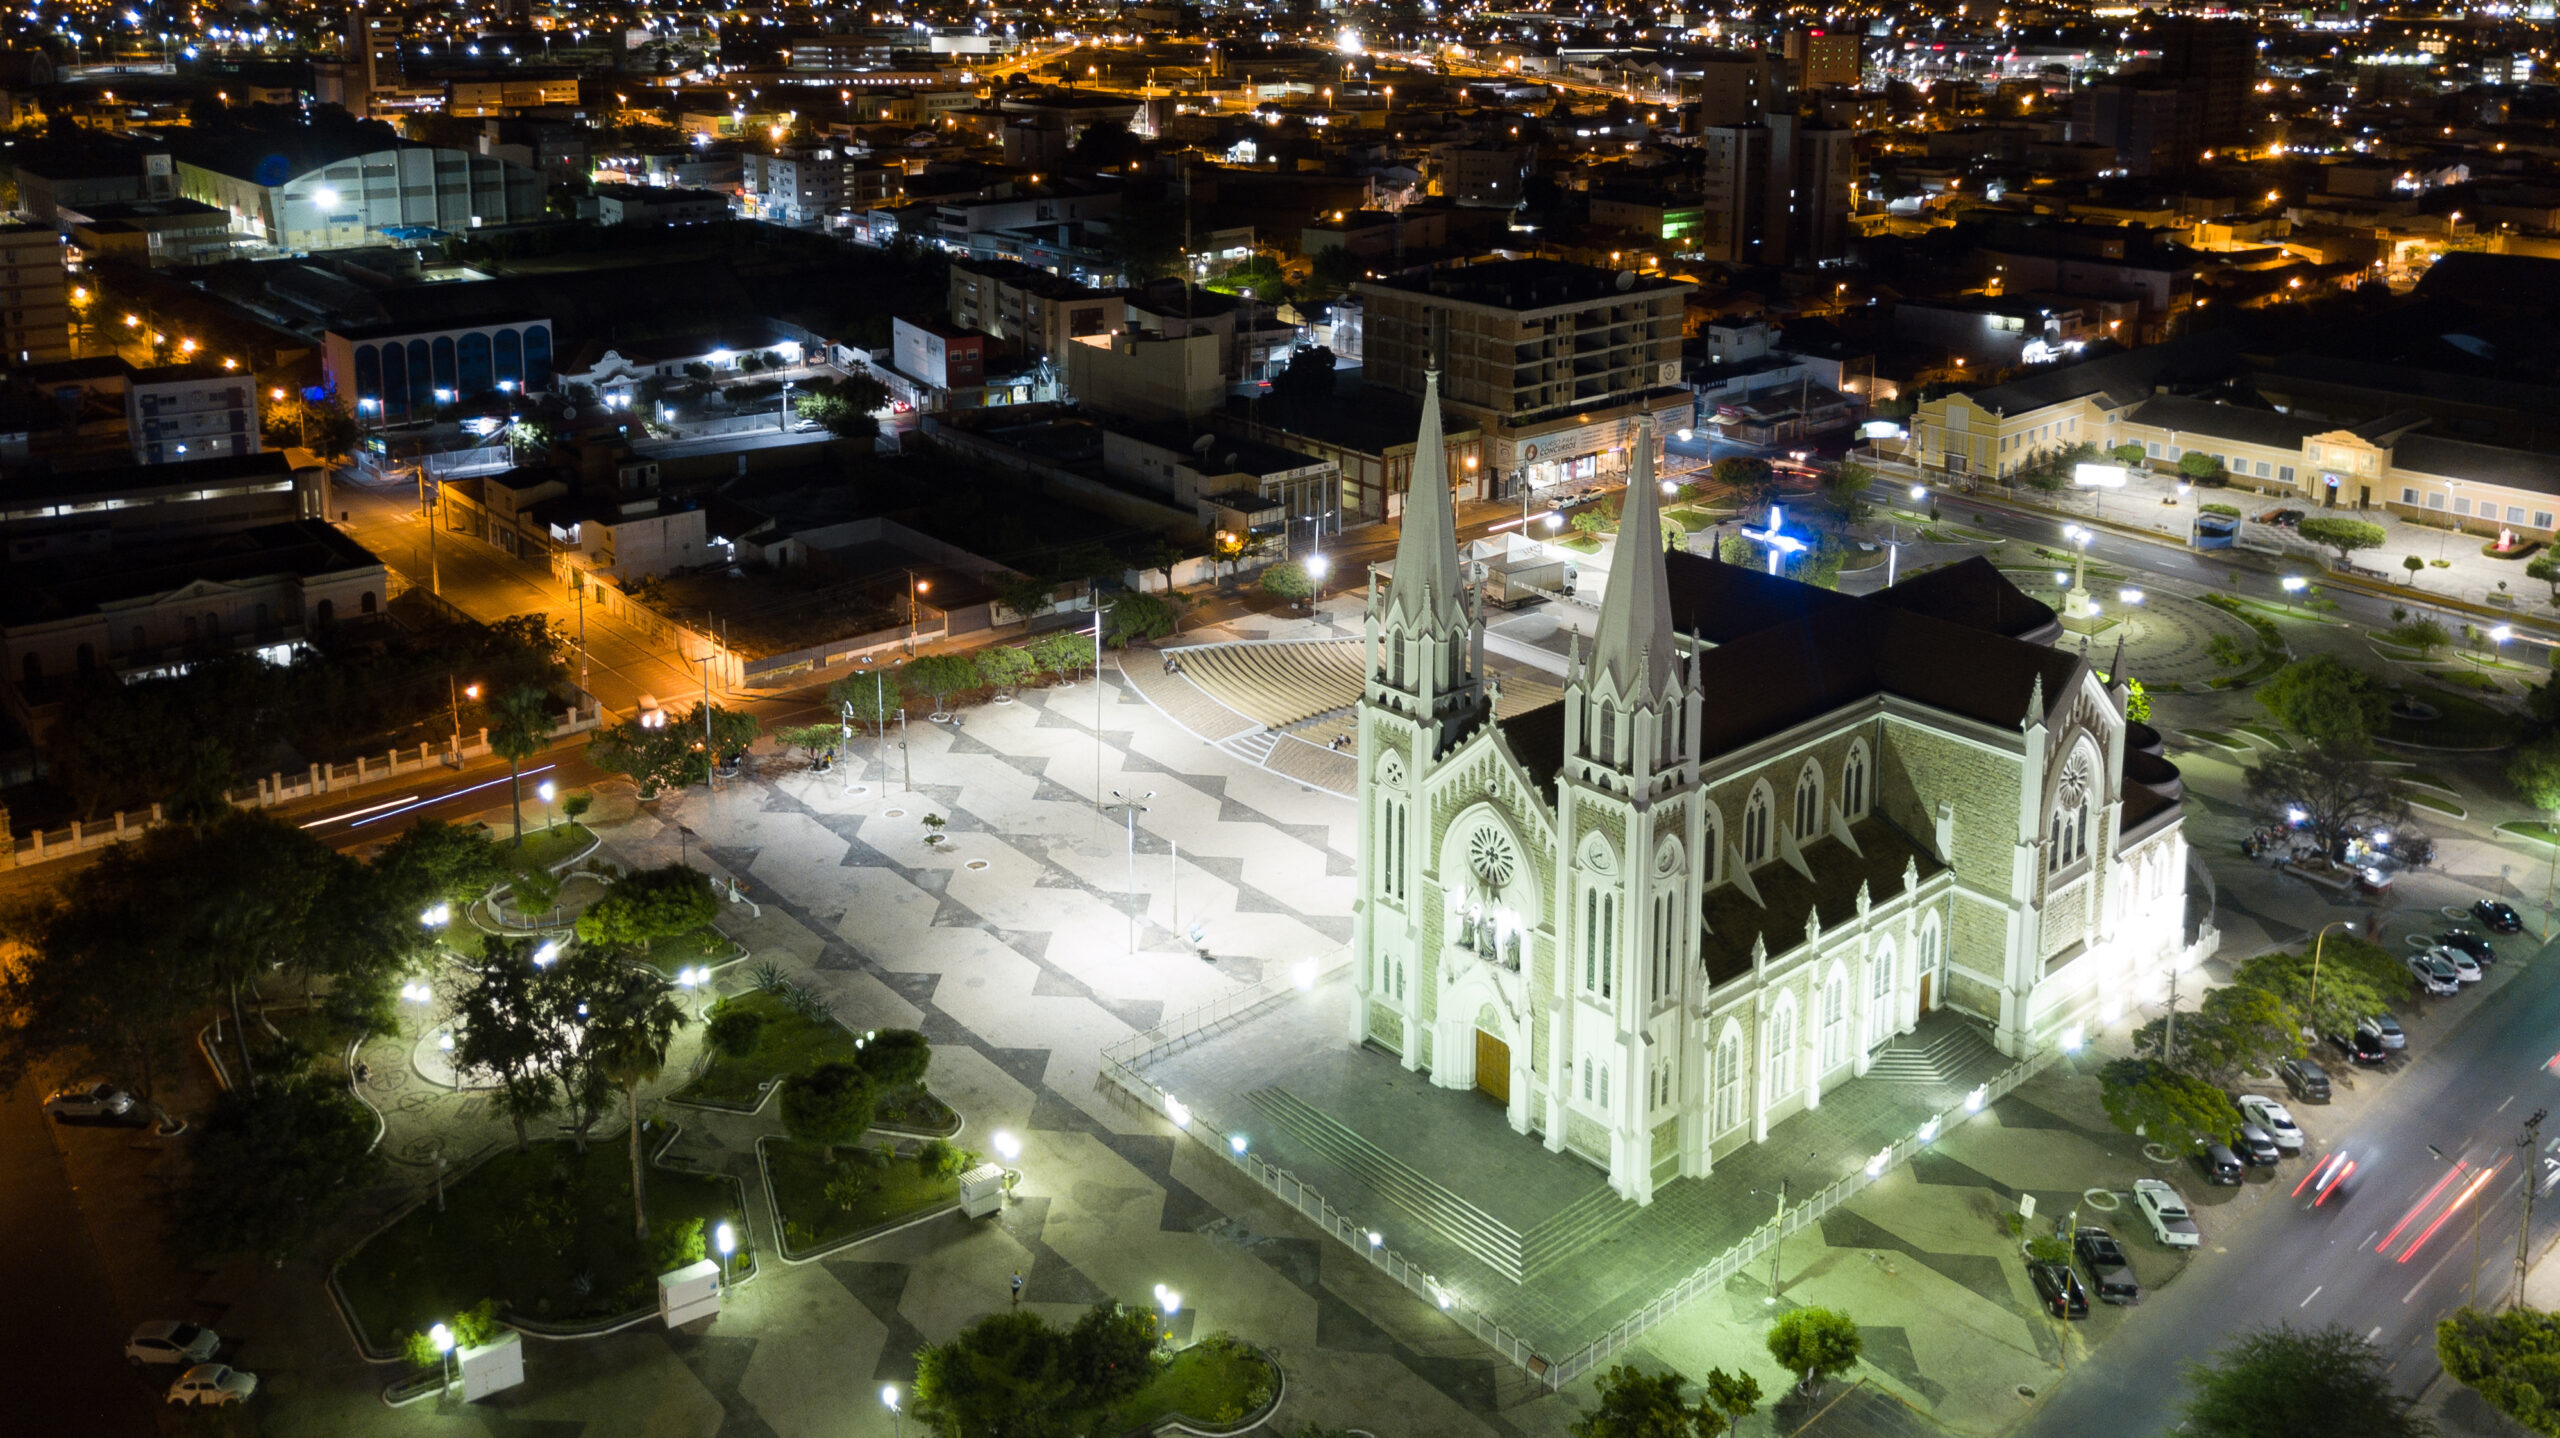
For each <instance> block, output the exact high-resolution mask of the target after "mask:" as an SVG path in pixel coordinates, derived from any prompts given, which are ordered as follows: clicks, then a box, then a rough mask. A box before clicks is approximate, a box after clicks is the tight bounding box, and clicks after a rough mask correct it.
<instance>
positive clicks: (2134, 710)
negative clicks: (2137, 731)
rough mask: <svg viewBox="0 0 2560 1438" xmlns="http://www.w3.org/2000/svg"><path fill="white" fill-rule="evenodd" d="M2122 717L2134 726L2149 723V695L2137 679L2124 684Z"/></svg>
mask: <svg viewBox="0 0 2560 1438" xmlns="http://www.w3.org/2000/svg"><path fill="white" fill-rule="evenodd" d="M2124 717H2125V718H2127V719H2130V720H2132V721H2133V722H2134V723H2136V724H2148V723H2150V722H2151V693H2150V691H2149V690H2146V689H2144V688H2143V687H2142V681H2141V680H2139V679H2128V680H2126V681H2125V682H2124Z"/></svg>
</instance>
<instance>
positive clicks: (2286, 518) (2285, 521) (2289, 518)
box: [2274, 509, 2302, 529]
mask: <svg viewBox="0 0 2560 1438" xmlns="http://www.w3.org/2000/svg"><path fill="white" fill-rule="evenodd" d="M2274 522H2275V523H2276V524H2278V525H2281V526H2283V527H2284V528H2286V529H2291V528H2293V527H2294V526H2295V525H2297V524H2300V523H2301V522H2302V511H2301V510H2298V509H2279V510H2277V511H2276V512H2275V520H2274Z"/></svg>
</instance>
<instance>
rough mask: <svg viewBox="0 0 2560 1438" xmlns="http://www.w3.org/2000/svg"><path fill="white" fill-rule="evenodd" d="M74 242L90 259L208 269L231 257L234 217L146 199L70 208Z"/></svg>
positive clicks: (189, 203)
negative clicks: (192, 266)
mask: <svg viewBox="0 0 2560 1438" xmlns="http://www.w3.org/2000/svg"><path fill="white" fill-rule="evenodd" d="M62 219H63V222H64V223H66V224H68V225H69V226H70V227H71V242H72V243H73V244H75V245H78V246H79V247H80V253H81V254H82V255H83V256H84V257H86V258H88V259H93V260H94V259H118V260H123V261H126V262H128V263H131V264H137V265H144V266H147V267H149V268H151V269H155V270H157V269H168V268H174V267H182V266H186V265H206V264H212V263H213V262H215V261H217V260H225V259H229V258H230V257H231V217H230V216H228V215H225V214H224V213H222V212H221V211H220V210H217V209H215V208H214V207H213V206H211V205H207V204H202V203H200V202H198V201H195V200H141V201H133V202H120V203H116V204H107V205H82V206H79V207H77V208H71V207H65V208H64V209H63V211H62Z"/></svg>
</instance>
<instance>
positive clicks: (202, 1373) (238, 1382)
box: [169, 1363, 258, 1408]
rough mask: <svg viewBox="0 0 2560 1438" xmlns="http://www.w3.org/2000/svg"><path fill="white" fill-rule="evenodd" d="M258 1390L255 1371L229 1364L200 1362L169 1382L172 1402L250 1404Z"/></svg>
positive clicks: (223, 1404)
mask: <svg viewBox="0 0 2560 1438" xmlns="http://www.w3.org/2000/svg"><path fill="white" fill-rule="evenodd" d="M257 1391H258V1375H257V1374H255V1373H243V1372H241V1371H240V1370H239V1369H237V1368H234V1367H232V1366H231V1365H229V1364H227V1363H199V1364H197V1365H196V1366H195V1367H193V1368H190V1369H188V1370H187V1371H186V1372H185V1373H184V1374H182V1375H181V1376H180V1377H179V1379H178V1381H177V1382H175V1383H172V1384H170V1385H169V1401H170V1402H172V1403H190V1404H195V1405H198V1406H200V1407H205V1408H222V1407H227V1406H229V1405H231V1404H233V1403H246V1402H248V1401H249V1395H250V1394H252V1393H255V1392H257Z"/></svg>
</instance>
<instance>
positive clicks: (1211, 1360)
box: [1090, 1338, 1280, 1433]
mask: <svg viewBox="0 0 2560 1438" xmlns="http://www.w3.org/2000/svg"><path fill="white" fill-rule="evenodd" d="M1279 1382H1280V1376H1279V1374H1277V1373H1276V1372H1274V1371H1273V1370H1272V1367H1271V1364H1270V1362H1269V1361H1268V1360H1266V1359H1265V1358H1263V1356H1262V1355H1261V1354H1259V1353H1256V1352H1254V1351H1253V1350H1252V1349H1250V1348H1247V1347H1245V1346H1244V1345H1243V1344H1241V1343H1234V1342H1221V1341H1220V1340H1218V1339H1216V1338H1211V1339H1207V1340H1204V1341H1202V1342H1199V1343H1195V1344H1193V1345H1192V1346H1191V1347H1189V1348H1186V1349H1184V1350H1182V1351H1181V1352H1180V1353H1177V1354H1175V1355H1173V1360H1172V1361H1171V1362H1169V1363H1167V1364H1165V1366H1164V1368H1163V1371H1161V1372H1159V1373H1157V1374H1156V1376H1155V1377H1153V1378H1151V1379H1149V1380H1148V1381H1147V1386H1146V1387H1144V1388H1141V1389H1139V1390H1138V1391H1137V1392H1135V1393H1132V1394H1130V1395H1129V1396H1128V1397H1126V1398H1123V1399H1121V1400H1120V1401H1119V1402H1118V1403H1116V1404H1114V1405H1113V1406H1112V1407H1111V1408H1110V1409H1109V1410H1108V1411H1106V1412H1104V1413H1103V1414H1102V1415H1100V1416H1099V1417H1098V1418H1097V1419H1096V1420H1095V1421H1094V1423H1093V1425H1092V1428H1091V1430H1090V1431H1092V1432H1094V1433H1128V1432H1132V1431H1143V1430H1145V1429H1148V1428H1152V1427H1153V1426H1154V1425H1155V1424H1157V1423H1160V1422H1162V1421H1163V1420H1165V1419H1166V1418H1170V1417H1172V1416H1173V1415H1175V1414H1181V1415H1182V1416H1184V1417H1186V1418H1191V1419H1195V1420H1198V1421H1201V1422H1205V1423H1208V1424H1212V1425H1216V1426H1224V1425H1227V1424H1230V1423H1238V1422H1242V1421H1243V1419H1244V1417H1245V1415H1246V1414H1248V1413H1251V1412H1253V1411H1254V1410H1255V1409H1257V1408H1260V1407H1261V1406H1262V1405H1264V1404H1266V1403H1268V1402H1270V1401H1271V1395H1272V1394H1273V1392H1274V1391H1275V1390H1277V1389H1278V1387H1279Z"/></svg>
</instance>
